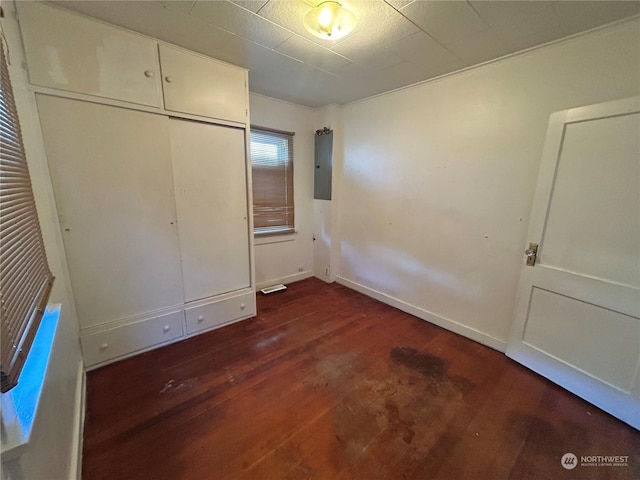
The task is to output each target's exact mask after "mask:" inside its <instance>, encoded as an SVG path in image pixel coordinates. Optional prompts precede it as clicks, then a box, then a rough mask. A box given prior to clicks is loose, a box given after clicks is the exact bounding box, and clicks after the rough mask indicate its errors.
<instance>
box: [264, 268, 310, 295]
mask: <svg viewBox="0 0 640 480" xmlns="http://www.w3.org/2000/svg"><path fill="white" fill-rule="evenodd" d="M309 277H313V272H312V271H311V270H305V271H304V272H298V273H292V274H291V275H287V276H285V277H279V278H271V279H269V280H263V281H262V282H258V284H257V285H256V290H260V289H261V288H265V287H271V286H272V285H278V284H279V283H282V284H284V285H287V284H288V283H293V282H297V281H299V280H304V279H305V278H309Z"/></svg>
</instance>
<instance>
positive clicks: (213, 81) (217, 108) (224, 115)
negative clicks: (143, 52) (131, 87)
mask: <svg viewBox="0 0 640 480" xmlns="http://www.w3.org/2000/svg"><path fill="white" fill-rule="evenodd" d="M160 64H161V66H162V77H163V89H164V106H165V108H166V109H167V110H171V111H174V112H182V113H192V114H194V115H202V116H205V117H211V118H219V119H223V120H231V121H235V122H241V123H245V122H246V120H247V112H246V109H247V97H246V84H245V81H246V75H247V74H246V71H245V70H244V69H242V68H239V67H234V66H232V65H227V64H225V63H222V62H219V61H217V60H213V59H210V58H205V57H201V56H199V55H196V54H193V53H189V52H184V51H182V50H178V49H177V48H173V47H169V46H167V45H160Z"/></svg>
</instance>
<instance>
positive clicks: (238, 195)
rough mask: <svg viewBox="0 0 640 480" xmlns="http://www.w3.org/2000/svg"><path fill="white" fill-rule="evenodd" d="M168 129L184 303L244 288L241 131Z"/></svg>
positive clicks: (183, 124)
mask: <svg viewBox="0 0 640 480" xmlns="http://www.w3.org/2000/svg"><path fill="white" fill-rule="evenodd" d="M169 126H170V128H169V131H170V139H171V158H172V162H173V172H174V182H175V188H176V209H177V213H178V231H179V236H180V254H181V259H182V271H183V278H184V293H185V300H186V301H187V302H190V301H193V300H198V299H202V298H206V297H210V296H212V295H218V294H220V293H224V292H229V291H233V290H238V289H241V288H246V287H249V286H250V275H249V237H248V234H249V232H248V222H247V184H246V163H245V149H244V145H245V139H244V130H242V129H237V128H231V127H223V126H220V125H210V124H206V123H198V122H191V121H187V120H178V119H171V120H170V121H169Z"/></svg>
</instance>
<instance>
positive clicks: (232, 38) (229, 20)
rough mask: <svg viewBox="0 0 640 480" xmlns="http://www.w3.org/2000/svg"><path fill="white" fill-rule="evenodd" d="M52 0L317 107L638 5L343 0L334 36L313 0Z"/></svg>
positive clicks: (611, 17) (586, 25)
mask: <svg viewBox="0 0 640 480" xmlns="http://www.w3.org/2000/svg"><path fill="white" fill-rule="evenodd" d="M53 3H55V4H58V5H61V6H63V7H65V8H68V9H71V10H75V11H78V12H81V13H84V14H86V15H89V16H92V17H96V18H99V19H102V20H104V21H106V22H110V23H113V24H116V25H120V26H122V27H125V28H129V29H132V30H135V31H138V32H141V33H144V34H147V35H150V36H152V37H156V38H158V39H161V40H164V41H167V42H170V43H173V44H176V45H180V46H182V47H185V48H188V49H190V50H194V51H196V52H200V53H203V54H205V55H209V56H211V57H215V58H219V59H221V60H224V61H227V62H229V63H233V64H235V65H240V66H243V67H246V68H248V69H249V82H250V86H249V88H250V90H251V91H252V92H256V93H261V94H263V95H268V96H271V97H276V98H280V99H283V100H287V101H290V102H294V103H298V104H301V105H307V106H310V107H319V106H324V105H328V104H332V103H338V104H342V103H347V102H350V101H353V100H357V99H360V98H364V97H368V96H371V95H374V94H377V93H381V92H384V91H388V90H392V89H394V88H398V87H402V86H405V85H410V84H412V83H416V82H419V81H422V80H426V79H429V78H433V77H437V76H440V75H443V74H445V73H449V72H452V71H456V70H460V69H463V68H466V67H470V66H472V65H477V64H479V63H482V62H485V61H488V60H492V59H495V58H499V57H502V56H504V55H508V54H510V53H514V52H517V51H520V50H523V49H526V48H529V47H533V46H536V45H540V44H543V43H546V42H550V41H553V40H556V39H559V38H562V37H565V36H568V35H573V34H575V33H578V32H582V31H585V30H589V29H592V28H594V27H597V26H600V25H604V24H607V23H610V22H614V21H616V20H619V19H622V18H626V17H630V16H634V15H637V14H638V13H640V1H637V0H632V1H573V0H572V1H538V0H535V1H522V0H520V1H458V0H447V1H436V0H428V1H425V0H416V1H412V0H386V1H382V0H344V1H343V2H342V3H343V5H345V6H348V7H349V8H351V9H352V10H353V11H354V12H355V13H356V15H357V18H358V23H357V25H356V29H355V30H354V32H353V33H351V34H350V35H348V36H346V37H344V38H342V39H340V40H337V41H335V42H332V41H327V40H322V39H320V38H316V37H314V36H312V35H310V34H309V33H308V32H307V31H306V30H305V28H304V26H303V25H302V17H303V16H304V14H305V13H306V12H307V11H308V10H309V9H310V8H311V7H312V6H313V5H314V3H313V2H311V1H303V0H244V1H243V0H232V1H222V0H220V1H211V0H206V1H205V0H197V1H193V0H184V1H135V0H133V1H131V0H130V1H106V0H102V1H76V0H74V1H55V2H53ZM318 3H319V1H318Z"/></svg>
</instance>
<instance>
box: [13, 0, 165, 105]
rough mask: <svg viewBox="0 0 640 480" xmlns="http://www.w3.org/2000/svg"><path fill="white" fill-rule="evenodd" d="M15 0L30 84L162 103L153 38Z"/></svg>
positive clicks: (157, 103)
mask: <svg viewBox="0 0 640 480" xmlns="http://www.w3.org/2000/svg"><path fill="white" fill-rule="evenodd" d="M16 3H17V5H18V13H19V15H20V25H21V29H22V36H23V40H24V47H25V53H26V57H27V63H28V67H29V81H30V82H31V83H32V84H34V85H41V86H43V87H51V88H58V89H61V90H67V91H70V92H78V93H86V94H89V95H96V96H99V97H106V98H113V99H117V100H124V101H127V102H133V103H139V104H141V105H149V106H152V107H161V106H162V95H161V84H160V74H159V73H160V68H159V64H158V52H157V48H156V43H155V42H154V41H153V40H150V39H148V38H146V37H143V36H140V35H136V34H134V33H129V32H126V31H124V30H120V29H118V28H115V27H111V26H109V25H105V24H103V23H100V22H96V21H93V20H90V19H88V18H84V17H82V16H79V15H75V14H72V13H68V12H65V11H63V10H61V9H58V8H55V7H51V6H48V5H44V4H42V3H40V2H16Z"/></svg>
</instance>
